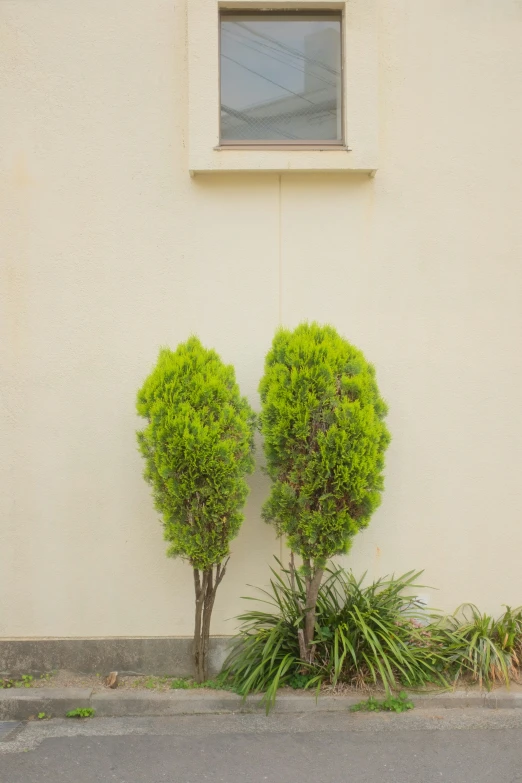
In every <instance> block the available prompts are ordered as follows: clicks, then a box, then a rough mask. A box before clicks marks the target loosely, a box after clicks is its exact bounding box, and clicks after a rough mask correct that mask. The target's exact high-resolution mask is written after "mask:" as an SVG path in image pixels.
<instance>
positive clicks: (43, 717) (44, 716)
mask: <svg viewBox="0 0 522 783" xmlns="http://www.w3.org/2000/svg"><path fill="white" fill-rule="evenodd" d="M50 717H51V716H50V715H48V714H47V713H46V712H39V713H38V720H49V719H50Z"/></svg>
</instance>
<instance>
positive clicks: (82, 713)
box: [65, 707, 94, 718]
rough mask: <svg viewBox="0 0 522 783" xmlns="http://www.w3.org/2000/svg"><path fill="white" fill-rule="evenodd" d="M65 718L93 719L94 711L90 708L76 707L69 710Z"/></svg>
mask: <svg viewBox="0 0 522 783" xmlns="http://www.w3.org/2000/svg"><path fill="white" fill-rule="evenodd" d="M65 717H66V718H93V717H94V710H93V708H92V707H77V708H76V709H75V710H69V712H68V713H67V714H66V716H65Z"/></svg>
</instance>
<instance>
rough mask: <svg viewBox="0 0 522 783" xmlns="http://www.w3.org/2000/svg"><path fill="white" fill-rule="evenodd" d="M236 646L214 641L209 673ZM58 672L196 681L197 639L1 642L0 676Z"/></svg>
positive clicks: (222, 639) (226, 640) (215, 638)
mask: <svg viewBox="0 0 522 783" xmlns="http://www.w3.org/2000/svg"><path fill="white" fill-rule="evenodd" d="M229 642H230V637H228V636H213V637H212V638H211V640H210V661H209V673H210V674H211V675H215V674H217V673H218V672H219V671H220V670H221V667H222V665H223V661H224V660H225V658H226V655H227V648H228V644H229ZM57 669H66V670H68V671H74V672H79V673H85V674H93V673H99V674H107V673H108V672H110V671H118V672H120V673H121V674H153V675H156V676H171V677H190V676H191V675H192V674H193V669H192V639H191V638H189V637H172V636H162V637H148V638H146V637H128V638H124V637H118V638H91V639H1V640H0V675H2V676H6V675H7V676H19V675H21V674H33V675H39V674H43V673H44V672H50V671H54V670H57Z"/></svg>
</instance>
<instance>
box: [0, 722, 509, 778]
mask: <svg viewBox="0 0 522 783" xmlns="http://www.w3.org/2000/svg"><path fill="white" fill-rule="evenodd" d="M11 728H12V730H11V733H5V734H4V735H3V739H1V741H0V781H1V783H44V781H45V783H101V782H102V781H103V783H201V782H202V781H212V782H213V783H219V781H225V783H343V781H350V783H432V782H434V781H437V783H440V782H441V781H444V782H445V783H464V782H465V783H486V781H487V783H522V710H498V711H497V710H484V709H483V710H439V711H438V712H437V713H435V712H424V711H420V710H416V711H414V712H411V713H408V714H403V715H364V714H355V715H354V714H339V713H337V714H332V713H331V714H327V713H322V714H320V713H315V714H312V715H288V716H285V715H273V716H271V717H269V718H266V717H265V716H261V715H201V716H190V717H189V716H187V717H176V718H122V719H116V718H112V719H111V718H100V719H97V718H94V719H91V720H85V721H78V722H75V721H72V720H68V721H66V720H63V719H61V720H52V721H45V722H32V723H28V724H25V725H21V726H19V727H18V728H16V726H15V724H13V726H12V727H11Z"/></svg>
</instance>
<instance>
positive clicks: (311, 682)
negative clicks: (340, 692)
mask: <svg viewBox="0 0 522 783" xmlns="http://www.w3.org/2000/svg"><path fill="white" fill-rule="evenodd" d="M278 565H279V568H277V569H272V579H271V581H270V589H269V590H262V591H261V594H262V600H263V601H264V603H266V604H267V605H268V609H267V610H265V611H262V610H258V609H253V610H251V611H249V612H245V613H244V614H243V615H240V617H239V618H238V619H239V621H240V623H241V626H240V630H239V633H238V635H237V636H236V638H235V640H234V642H233V646H232V651H231V653H230V656H229V658H228V660H227V661H226V663H225V675H226V676H227V677H228V678H230V679H229V681H230V683H231V685H232V686H233V687H234V688H235V689H236V690H237V691H238V692H240V693H242V694H243V695H244V696H247V695H248V694H249V693H257V692H263V693H264V697H263V698H264V700H265V703H266V706H267V710H268V709H270V707H271V706H272V705H273V703H274V701H275V698H276V694H277V690H278V688H280V687H283V686H290V687H306V688H310V687H316V688H320V687H321V685H326V684H330V685H332V686H336V685H338V684H341V683H344V684H347V685H349V686H355V687H364V686H376V687H378V688H384V690H385V691H386V692H387V693H388V695H391V694H392V693H393V692H394V691H397V690H400V689H401V688H402V687H405V686H406V687H410V688H418V687H422V686H426V685H430V684H437V685H439V686H442V687H447V685H448V682H447V679H446V677H445V674H444V672H445V669H446V666H447V654H446V651H445V649H444V647H443V642H444V641H445V640H446V639H447V636H446V631H444V630H443V629H442V628H441V627H440V625H439V617H438V615H434V614H428V613H427V612H426V609H425V607H424V605H423V604H421V603H420V602H419V601H418V600H417V599H416V598H415V597H412V594H414V592H415V590H416V589H417V588H418V587H419V585H417V584H416V580H417V578H418V577H419V576H420V572H418V573H414V572H409V573H407V574H404V575H403V576H399V577H391V578H383V579H378V580H376V581H374V582H372V583H370V584H368V585H365V584H364V583H363V580H362V579H356V578H355V577H354V575H353V574H352V573H351V572H346V571H345V570H344V569H342V568H327V569H326V578H325V580H324V582H323V583H322V584H321V586H320V587H319V591H318V596H317V607H316V619H317V623H316V632H315V636H314V639H313V645H314V649H315V655H314V659H313V661H309V660H304V659H303V658H302V656H301V651H300V648H299V643H298V638H297V634H296V628H299V626H300V625H301V624H302V623H303V619H304V616H305V612H306V608H305V606H306V596H307V590H306V579H305V578H304V577H303V576H302V575H301V574H299V572H296V571H295V569H292V568H288V569H285V568H282V566H281V564H280V563H278ZM257 600H259V599H257Z"/></svg>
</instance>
